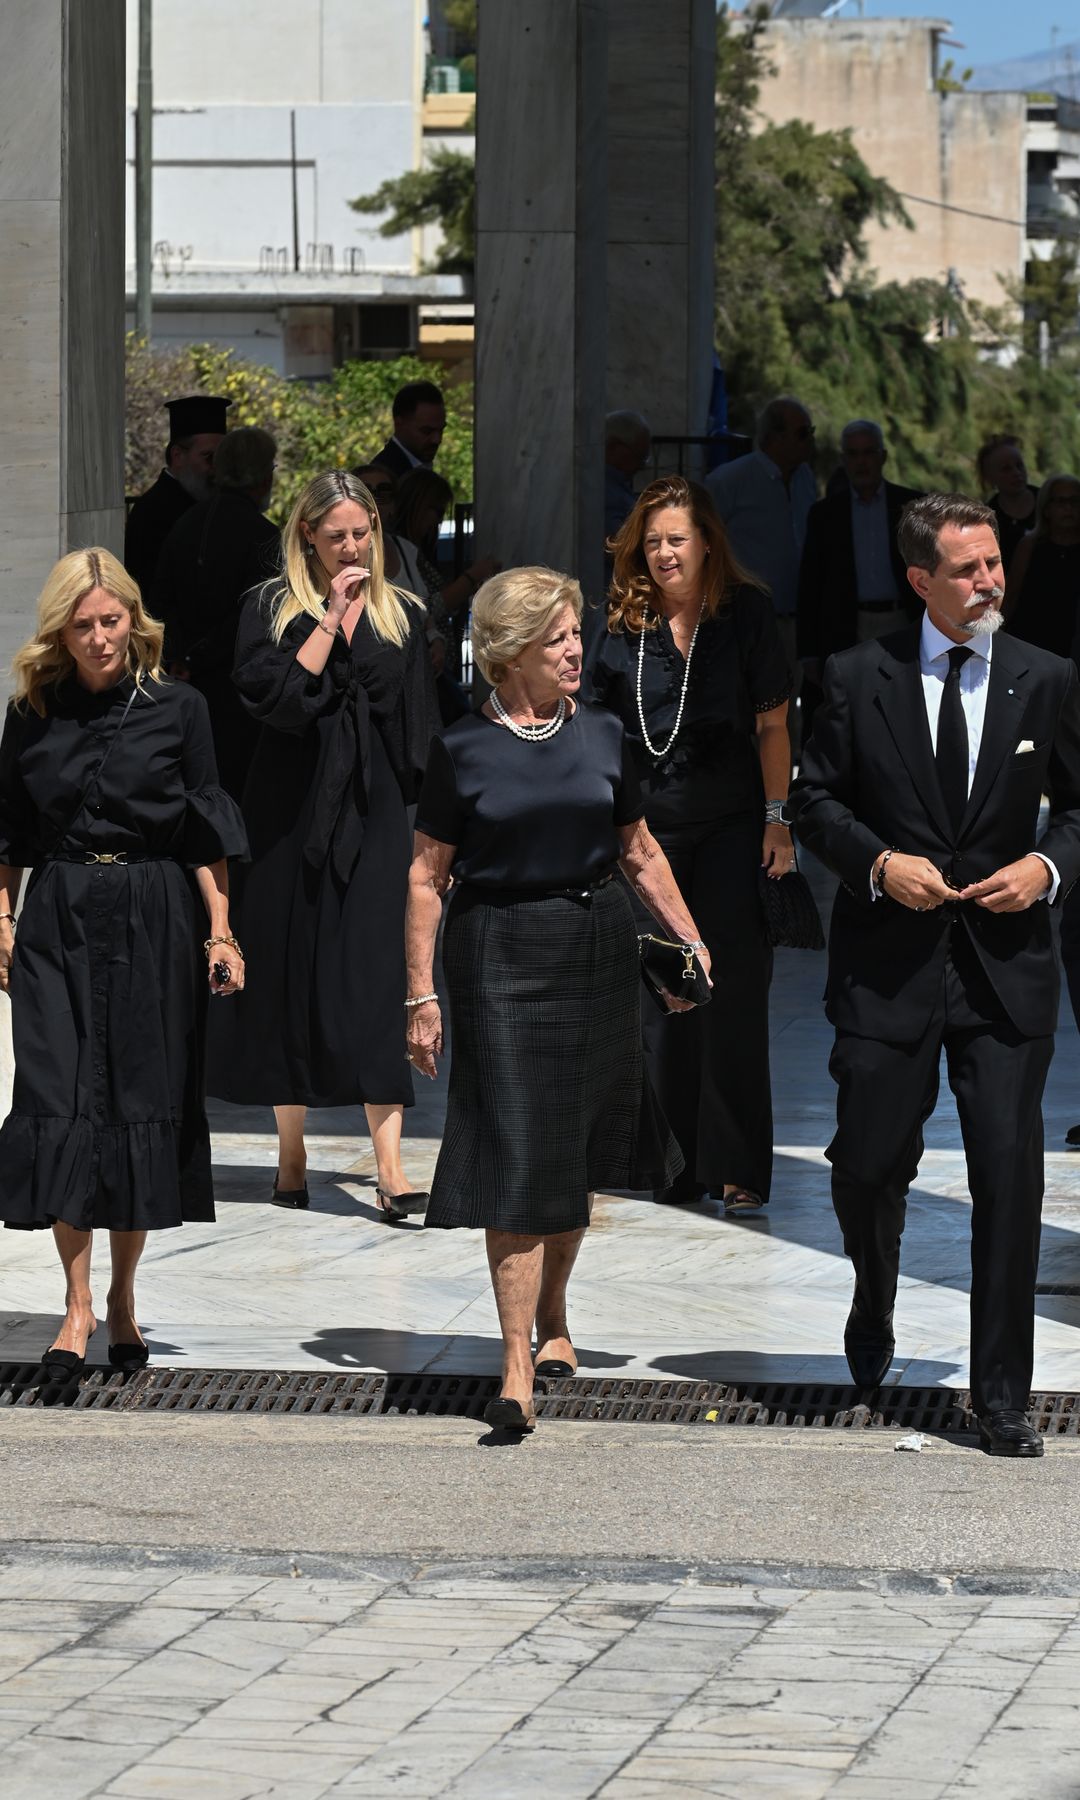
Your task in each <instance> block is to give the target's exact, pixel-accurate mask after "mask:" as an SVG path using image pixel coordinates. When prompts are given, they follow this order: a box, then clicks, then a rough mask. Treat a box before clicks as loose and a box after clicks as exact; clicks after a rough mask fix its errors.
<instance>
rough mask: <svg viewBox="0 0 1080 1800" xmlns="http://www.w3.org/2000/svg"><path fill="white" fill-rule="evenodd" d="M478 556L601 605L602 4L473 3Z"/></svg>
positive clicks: (569, 0)
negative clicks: (563, 580) (563, 584)
mask: <svg viewBox="0 0 1080 1800" xmlns="http://www.w3.org/2000/svg"><path fill="white" fill-rule="evenodd" d="M479 26H480V29H479V42H478V75H479V79H478V82H477V90H478V91H477V134H476V166H477V246H476V338H477V344H476V375H477V393H476V493H477V527H476V529H477V537H476V543H477V548H478V549H480V550H488V549H489V548H490V549H491V550H492V551H493V552H494V553H496V554H497V555H499V556H500V557H501V558H502V560H503V562H504V563H505V564H506V565H507V566H510V565H512V564H515V563H528V562H544V563H549V564H551V565H553V566H554V567H556V568H565V569H567V570H569V571H570V572H571V573H573V574H575V575H576V576H577V577H578V578H579V580H580V581H581V583H582V585H583V587H584V589H585V592H586V595H589V594H592V595H594V596H595V595H597V594H598V593H599V591H600V587H601V581H602V558H603V441H602V440H603V424H602V421H603V412H604V370H605V362H606V344H605V339H606V314H607V306H606V292H605V290H606V271H605V260H606V252H605V239H606V225H605V210H606V186H607V150H606V118H605V108H604V105H603V96H604V92H605V86H606V78H607V77H606V38H607V30H608V9H607V5H606V0H514V4H513V5H507V4H506V0H480V8H479Z"/></svg>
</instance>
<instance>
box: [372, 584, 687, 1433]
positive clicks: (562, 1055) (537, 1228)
mask: <svg viewBox="0 0 1080 1800" xmlns="http://www.w3.org/2000/svg"><path fill="white" fill-rule="evenodd" d="M472 630H473V639H472V641H473V651H474V654H475V656H476V658H477V661H478V663H479V665H480V668H481V669H482V671H483V673H484V675H485V676H486V677H487V679H488V680H489V681H492V682H493V683H494V684H495V691H494V693H493V694H492V696H491V699H490V700H489V701H488V702H487V704H486V705H485V706H484V707H483V708H482V709H481V710H480V711H479V712H477V713H473V714H471V715H470V716H469V717H468V718H465V719H460V720H458V722H457V723H456V724H454V725H452V726H450V727H448V729H447V730H446V731H444V732H443V734H442V736H441V737H440V738H437V739H436V740H435V742H434V743H433V745H432V747H431V757H430V760H429V763H428V770H427V775H426V776H425V779H424V786H423V790H422V792H421V795H420V803H419V806H418V808H417V816H416V850H415V855H414V858H413V866H412V873H411V876H410V885H409V911H408V918H407V922H406V940H407V948H408V965H409V998H408V1000H407V1001H406V1007H407V1010H408V1017H409V1048H410V1053H411V1056H412V1059H413V1061H414V1063H415V1065H416V1067H417V1068H419V1069H420V1071H421V1073H422V1074H425V1075H431V1076H433V1075H434V1074H435V1072H436V1057H437V1056H438V1055H439V1054H440V1052H441V1050H442V1013H441V1010H440V1005H439V1001H438V997H437V995H436V994H435V993H434V991H433V961H434V950H435V938H436V933H437V931H438V926H439V920H440V916H441V898H442V895H443V893H444V892H445V890H446V888H447V886H448V885H449V880H450V877H451V874H452V875H453V878H454V883H455V887H454V897H453V899H452V901H451V904H450V910H449V913H448V915H447V922H446V931H445V934H444V938H443V967H444V970H445V975H446V986H447V993H448V997H449V1007H450V1016H451V1022H452V1026H453V1034H454V1046H453V1058H452V1061H451V1067H450V1091H449V1095H448V1100H447V1115H446V1127H445V1132H444V1136H443V1143H442V1149H441V1151H440V1153H439V1160H438V1164H437V1167H436V1170H435V1179H434V1182H433V1184H432V1194H431V1203H430V1206H429V1209H428V1216H427V1223H428V1224H429V1225H432V1226H444V1227H452V1226H474V1227H482V1228H483V1229H484V1230H485V1231H486V1233H487V1248H488V1260H489V1263H490V1266H491V1275H492V1283H493V1286H494V1289H495V1298H496V1302H497V1305H498V1309H499V1321H500V1324H501V1326H502V1333H503V1383H502V1395H501V1397H500V1399H499V1400H497V1401H493V1402H492V1403H491V1406H490V1408H489V1411H488V1414H487V1417H488V1420H489V1423H491V1424H494V1425H505V1426H510V1427H513V1428H516V1429H518V1430H529V1429H531V1427H532V1422H533V1410H532V1392H533V1374H534V1366H533V1361H532V1334H533V1327H534V1325H535V1328H536V1338H537V1360H536V1364H535V1372H538V1373H540V1374H572V1373H573V1371H574V1369H575V1368H576V1361H575V1359H574V1350H573V1346H572V1344H571V1342H570V1337H569V1328H568V1325H567V1319H566V1286H567V1282H568V1280H569V1277H570V1272H571V1270H572V1268H573V1265H574V1259H575V1257H576V1256H577V1253H578V1249H579V1248H580V1245H581V1240H582V1237H583V1236H584V1232H585V1229H586V1227H587V1226H588V1223H589V1200H590V1194H591V1192H592V1190H593V1189H595V1188H599V1187H614V1188H626V1187H629V1188H635V1187H649V1186H651V1185H653V1184H654V1183H655V1182H666V1181H670V1180H671V1179H672V1178H673V1177H674V1175H675V1174H676V1173H677V1171H678V1169H679V1168H680V1167H681V1165H682V1158H681V1156H680V1155H679V1152H678V1147H677V1146H676V1144H675V1143H674V1142H673V1140H672V1137H671V1133H670V1132H669V1130H668V1127H667V1124H666V1121H665V1120H664V1119H663V1117H662V1115H661V1114H660V1112H659V1111H658V1109H657V1107H656V1103H655V1101H654V1099H653V1096H652V1092H651V1090H650V1088H649V1083H648V1080H647V1078H646V1076H645V1072H644V1068H643V1066H642V1057H641V1048H640V1013H639V1000H638V995H639V990H640V986H641V982H640V977H639V973H638V950H637V933H636V930H635V927H634V921H633V915H632V912H631V908H630V901H629V898H628V895H627V892H626V889H625V887H624V885H623V884H622V883H621V882H619V881H617V880H614V879H613V876H614V873H615V869H616V866H617V865H621V867H622V869H623V871H624V872H625V874H626V876H627V878H628V880H629V881H630V882H631V884H632V886H633V887H634V888H635V890H636V892H637V893H638V894H640V895H641V897H642V898H643V899H644V900H645V901H646V903H647V904H648V905H649V907H650V908H651V909H652V911H653V912H654V913H655V915H656V917H657V918H658V919H659V920H660V922H661V924H662V925H663V927H664V929H665V931H666V933H667V934H668V935H669V936H676V935H677V936H678V937H680V938H682V939H684V940H686V941H688V942H693V943H695V944H698V943H699V940H698V932H697V928H696V926H695V925H694V922H693V919H692V918H691V916H690V914H689V912H688V911H687V909H686V907H685V905H684V904H683V901H682V898H681V896H680V894H679V892H678V889H677V888H676V886H675V883H674V881H673V880H672V877H671V871H670V869H669V867H668V864H667V859H666V858H665V856H664V855H663V853H662V851H660V849H659V848H658V846H657V845H656V843H655V842H654V841H653V839H652V838H651V837H650V836H649V833H648V831H647V830H646V828H645V824H644V821H643V819H642V816H641V815H642V806H641V795H640V792H639V790H638V783H637V777H636V775H635V773H634V769H633V765H632V763H631V761H630V758H629V757H628V755H627V754H626V749H625V745H624V740H623V732H622V728H621V726H620V725H619V723H618V721H617V720H616V719H613V718H611V717H610V715H608V714H605V713H603V712H601V711H599V710H598V709H597V708H595V707H579V706H578V705H577V704H576V702H575V701H574V699H573V698H572V696H573V695H575V694H576V693H577V691H578V688H579V686H580V683H581V589H580V588H579V587H578V585H577V583H576V582H575V581H572V580H571V579H570V577H569V576H567V575H558V574H555V573H554V572H553V571H552V570H550V569H512V570H510V571H509V572H508V573H506V574H504V575H497V576H495V577H494V578H493V579H492V580H491V581H488V582H486V583H485V585H484V586H483V587H482V588H481V590H480V592H479V594H478V595H477V598H476V603H475V605H474V608H473V627H472ZM699 947H700V950H701V953H702V960H703V962H704V964H705V966H706V968H707V967H708V954H707V952H706V951H705V949H704V945H699ZM680 1022H684V1021H680Z"/></svg>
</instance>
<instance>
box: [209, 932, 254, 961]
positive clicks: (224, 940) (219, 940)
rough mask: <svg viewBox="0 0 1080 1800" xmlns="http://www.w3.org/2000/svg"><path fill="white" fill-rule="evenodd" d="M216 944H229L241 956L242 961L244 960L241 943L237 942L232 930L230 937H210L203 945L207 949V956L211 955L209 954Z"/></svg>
mask: <svg viewBox="0 0 1080 1800" xmlns="http://www.w3.org/2000/svg"><path fill="white" fill-rule="evenodd" d="M215 944H228V946H229V948H230V950H235V951H236V954H237V956H238V957H239V958H240V961H241V962H243V960H244V952H243V951H242V950H241V948H240V946H239V944H238V943H237V941H236V939H235V938H234V937H233V935H232V933H231V932H230V933H229V936H228V937H208V938H207V940H206V942H205V944H204V945H203V949H204V950H205V951H206V954H207V956H209V954H210V952H211V950H212V949H213V948H214V945H215Z"/></svg>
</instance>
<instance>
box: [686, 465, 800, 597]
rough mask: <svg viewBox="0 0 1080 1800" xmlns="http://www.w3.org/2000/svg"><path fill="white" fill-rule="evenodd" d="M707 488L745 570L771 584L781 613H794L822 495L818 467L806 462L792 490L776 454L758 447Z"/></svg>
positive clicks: (795, 476)
mask: <svg viewBox="0 0 1080 1800" xmlns="http://www.w3.org/2000/svg"><path fill="white" fill-rule="evenodd" d="M705 486H706V487H707V488H708V490H709V493H710V494H711V496H712V502H713V505H714V506H715V507H716V510H717V512H718V513H719V514H720V517H721V518H722V519H723V521H724V524H725V525H726V526H727V533H728V537H729V538H730V540H731V547H732V549H733V550H734V552H735V555H736V556H737V557H738V559H739V561H740V562H741V563H742V565H743V568H744V569H747V570H748V571H749V573H750V574H751V575H756V576H757V577H758V579H759V581H763V582H764V583H765V585H766V586H767V588H768V590H769V593H770V595H771V596H772V603H773V607H774V609H775V610H776V612H777V613H778V614H779V615H780V617H781V618H785V617H790V616H791V615H793V614H794V612H795V608H796V605H797V604H798V598H799V562H800V560H801V558H802V552H803V545H804V543H805V542H806V520H807V516H808V514H809V512H810V508H811V507H812V506H813V504H814V501H815V500H816V499H817V485H816V483H815V481H814V476H813V473H812V471H811V470H810V468H809V467H808V466H807V464H806V463H800V464H799V467H798V468H797V469H796V470H795V472H794V474H793V475H792V477H791V486H790V490H789V488H788V486H787V485H786V484H785V481H784V477H783V476H782V475H781V473H780V470H779V469H778V468H777V466H776V464H775V463H774V462H773V460H772V457H771V456H766V455H765V452H764V450H753V451H751V453H750V455H749V456H738V457H736V459H735V461H734V462H730V463H724V464H722V466H721V467H720V468H719V469H714V470H713V472H712V474H711V475H709V476H707V477H706V481H705Z"/></svg>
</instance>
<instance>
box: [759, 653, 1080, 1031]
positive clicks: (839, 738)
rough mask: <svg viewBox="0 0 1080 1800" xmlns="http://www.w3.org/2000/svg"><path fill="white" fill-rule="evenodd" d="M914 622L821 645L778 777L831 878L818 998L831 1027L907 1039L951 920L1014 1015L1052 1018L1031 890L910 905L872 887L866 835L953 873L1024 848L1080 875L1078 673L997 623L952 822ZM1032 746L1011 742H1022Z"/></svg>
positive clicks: (1054, 979)
mask: <svg viewBox="0 0 1080 1800" xmlns="http://www.w3.org/2000/svg"><path fill="white" fill-rule="evenodd" d="M920 631H921V625H920V626H915V627H912V628H911V629H909V630H906V631H898V632H894V633H892V634H891V635H890V636H889V637H886V638H883V639H882V640H881V642H880V643H867V644H859V645H857V646H856V647H855V648H854V649H852V650H846V651H844V652H843V653H842V654H841V655H839V656H836V657H833V658H831V659H830V661H829V663H828V665H827V667H826V670H825V702H824V704H823V705H822V706H821V707H819V709H818V711H817V713H816V715H815V718H814V730H813V735H812V737H811V739H810V742H809V744H808V745H807V746H806V749H805V751H804V752H803V760H802V766H801V769H800V771H799V779H798V781H797V782H796V784H795V787H794V789H793V800H794V811H795V818H796V827H797V830H798V834H799V838H800V840H801V842H802V843H804V844H805V845H806V846H807V848H808V849H810V850H812V851H813V852H814V854H815V855H816V856H819V857H820V858H821V860H822V861H823V862H824V863H825V864H826V865H827V866H828V867H829V868H830V869H832V870H833V871H834V872H835V873H836V874H837V875H839V877H840V881H841V883H842V885H841V888H840V891H839V893H838V894H837V896H836V903H835V905H834V907H833V916H832V928H831V931H830V936H829V978H828V986H827V989H826V1010H827V1012H828V1016H829V1018H830V1019H831V1020H832V1022H833V1024H834V1025H836V1026H837V1028H838V1029H839V1030H843V1031H851V1032H854V1033H856V1035H858V1036H860V1037H874V1038H883V1039H887V1040H889V1041H890V1042H893V1043H912V1042H915V1041H916V1040H917V1039H918V1038H920V1037H921V1036H922V1034H923V1032H924V1031H925V1030H926V1028H927V1025H928V1023H929V1020H930V1016H931V1013H932V1011H933V1009H934V1007H935V1005H936V1004H937V1001H938V998H939V996H940V993H941V982H942V973H943V969H944V965H945V958H946V955H947V952H948V946H949V939H950V933H951V932H953V931H963V932H966V933H967V935H968V936H969V938H970V940H971V942H972V943H973V945H974V947H975V952H976V955H977V956H978V959H979V961H980V963H981V964H982V967H983V969H984V970H985V972H986V974H987V976H988V977H989V980H990V983H991V985H992V987H993V989H994V991H995V993H996V994H997V996H998V999H999V1000H1000V1002H1001V1004H1002V1006H1003V1007H1004V1009H1005V1011H1006V1013H1007V1014H1008V1016H1009V1018H1010V1019H1011V1020H1012V1022H1013V1024H1014V1025H1015V1026H1016V1027H1017V1029H1018V1030H1019V1031H1020V1032H1022V1033H1023V1034H1024V1035H1025V1036H1028V1037H1042V1036H1044V1035H1046V1034H1048V1033H1050V1032H1052V1031H1053V1030H1054V1029H1055V1026H1056V1024H1057V999H1058V973H1057V963H1056V960H1055V956H1054V950H1053V945H1052V941H1051V930H1050V912H1049V907H1048V906H1047V904H1046V902H1045V901H1039V902H1036V904H1035V905H1034V906H1031V907H1029V908H1028V910H1027V911H1026V912H1020V913H990V912H987V911H986V910H985V908H983V907H979V906H976V905H975V904H974V903H973V902H971V901H965V902H963V903H962V904H961V903H957V904H955V905H946V906H943V907H939V908H937V909H936V910H935V911H932V912H926V913H917V912H914V911H912V910H911V909H910V908H908V907H904V906H901V905H900V904H899V902H897V901H894V900H890V899H888V897H886V898H884V899H880V900H877V901H872V900H871V896H870V870H871V868H872V866H873V863H874V860H875V858H876V857H877V856H878V855H879V854H880V852H881V851H882V850H887V849H889V848H891V847H894V848H896V849H898V850H901V851H903V852H904V853H905V854H907V855H913V856H925V857H928V858H929V860H930V861H931V862H933V863H934V864H936V866H937V867H938V868H939V869H941V871H942V873H943V874H944V875H945V876H946V879H947V880H949V881H950V882H952V883H953V884H954V885H955V886H956V887H958V888H962V887H966V886H967V885H968V883H969V882H973V881H980V880H982V879H983V878H984V877H985V876H987V875H992V874H993V873H994V872H995V870H997V869H999V868H1001V867H1003V866H1004V865H1005V864H1006V863H1011V862H1015V861H1017V860H1018V859H1019V858H1020V857H1022V856H1025V855H1027V854H1028V852H1030V851H1031V850H1033V849H1034V847H1035V842H1036V828H1037V824H1038V817H1039V805H1040V800H1041V796H1042V794H1043V793H1044V792H1049V794H1050V799H1051V813H1050V823H1049V826H1048V828H1047V831H1046V834H1045V836H1044V837H1043V838H1042V840H1041V842H1040V844H1039V848H1040V850H1042V852H1043V853H1044V854H1045V855H1046V856H1047V857H1049V858H1050V860H1051V861H1052V862H1053V863H1054V864H1055V866H1056V868H1057V870H1058V873H1059V875H1060V877H1061V887H1060V890H1059V894H1058V899H1059V900H1061V899H1063V898H1064V896H1065V894H1066V893H1067V892H1068V890H1069V888H1070V887H1071V886H1072V884H1073V882H1074V881H1076V879H1077V877H1078V876H1080V685H1078V682H1077V674H1076V669H1075V667H1074V665H1073V664H1072V663H1071V662H1069V661H1066V660H1065V658H1063V657H1059V656H1053V655H1051V654H1050V652H1049V651H1046V650H1036V649H1033V648H1032V646H1031V645H1030V644H1022V643H1020V642H1019V641H1018V640H1017V639H1016V638H1012V637H1009V636H1008V635H1006V634H1005V633H1003V632H999V633H998V636H997V637H996V638H995V639H994V647H993V653H992V657H991V662H990V679H989V687H988V691H987V696H986V716H985V720H984V723H983V733H982V741H981V745H980V749H979V760H978V763H977V765H976V769H975V777H974V780H973V782H972V788H971V795H970V798H969V800H968V804H967V810H966V812H965V814H964V818H963V821H962V823H961V827H960V830H959V832H958V833H955V834H954V832H953V830H952V828H951V826H950V823H949V818H948V813H947V810H946V807H945V803H944V800H943V798H942V793H941V786H940V783H939V781H938V775H937V765H936V763H935V761H934V750H933V745H932V743H931V739H930V727H929V722H928V720H927V716H926V704H925V701H924V698H923V688H922V671H921V667H920V662H919V640H920ZM1028 740H1030V742H1031V743H1032V744H1033V745H1034V748H1033V749H1032V750H1027V751H1023V752H1019V745H1020V744H1021V743H1024V742H1026V741H1028Z"/></svg>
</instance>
